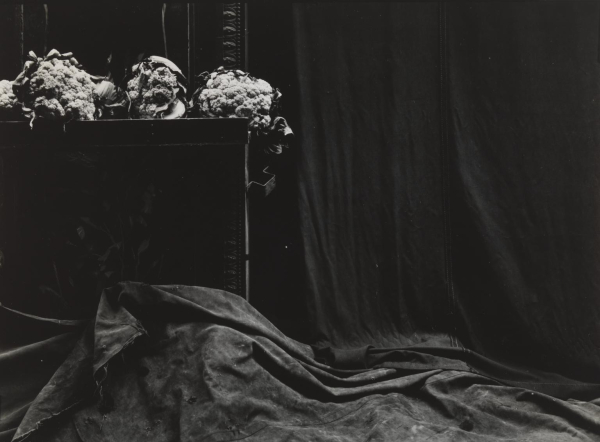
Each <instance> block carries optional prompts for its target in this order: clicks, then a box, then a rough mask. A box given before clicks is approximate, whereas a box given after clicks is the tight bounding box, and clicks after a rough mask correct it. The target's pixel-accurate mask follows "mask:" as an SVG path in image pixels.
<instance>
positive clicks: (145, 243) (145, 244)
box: [138, 239, 150, 255]
mask: <svg viewBox="0 0 600 442" xmlns="http://www.w3.org/2000/svg"><path fill="white" fill-rule="evenodd" d="M149 245H150V240H149V239H145V240H143V241H142V243H141V244H140V247H139V248H138V255H140V254H142V253H143V252H145V251H146V249H147V248H148V246H149Z"/></svg>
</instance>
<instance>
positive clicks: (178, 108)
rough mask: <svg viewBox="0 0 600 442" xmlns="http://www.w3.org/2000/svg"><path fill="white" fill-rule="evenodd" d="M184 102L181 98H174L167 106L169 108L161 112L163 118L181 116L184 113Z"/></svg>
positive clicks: (172, 118) (169, 118)
mask: <svg viewBox="0 0 600 442" xmlns="http://www.w3.org/2000/svg"><path fill="white" fill-rule="evenodd" d="M185 111H186V109H185V104H183V102H182V101H181V100H176V101H175V102H174V103H172V104H171V105H170V106H169V110H168V111H167V112H165V113H164V114H163V116H162V117H163V119H165V120H174V119H175V118H181V117H183V116H184V115H185Z"/></svg>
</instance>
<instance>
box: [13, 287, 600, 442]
mask: <svg viewBox="0 0 600 442" xmlns="http://www.w3.org/2000/svg"><path fill="white" fill-rule="evenodd" d="M369 352H370V353H371V355H370V356H369ZM418 354H421V357H415V355H418ZM369 357H370V358H371V361H370V362H368V361H367V362H366V364H367V365H369V364H373V363H375V364H376V365H375V366H373V367H370V368H367V367H366V366H365V365H364V364H365V360H367V359H369ZM373 358H375V359H373ZM376 358H377V352H376V351H375V352H373V351H372V349H369V348H357V349H354V350H347V349H346V350H344V349H341V350H338V349H331V348H330V349H329V351H326V350H325V349H320V350H314V349H313V348H311V347H310V346H307V345H304V344H301V343H299V342H296V341H294V340H291V339H289V338H287V337H286V336H284V335H283V334H282V333H280V332H279V331H278V330H277V329H276V328H275V327H274V326H273V325H272V324H271V323H270V322H268V321H267V320H266V319H265V318H264V317H263V316H261V315H260V314H259V313H258V312H257V311H256V310H254V309H253V308H252V307H251V306H250V305H249V304H248V303H246V301H245V300H243V299H242V298H240V297H238V296H235V295H232V294H230V293H227V292H223V291H219V290H214V289H205V288H198V287H185V286H154V287H153V286H148V285H144V284H139V283H123V284H120V285H119V286H116V287H114V288H112V289H108V290H106V291H105V292H104V294H103V296H102V299H101V302H100V305H99V308H98V312H97V316H96V320H95V322H93V323H90V324H89V325H88V327H87V328H86V329H85V331H83V332H81V334H80V339H79V341H78V342H77V344H76V345H75V346H74V347H73V350H72V352H71V353H70V354H69V355H68V357H67V358H66V360H65V362H64V363H63V365H62V366H60V367H59V368H58V370H57V371H56V372H55V374H54V375H53V376H52V379H51V380H50V381H49V382H48V384H47V385H46V386H45V387H44V389H43V390H42V392H41V393H40V395H39V396H38V397H37V398H36V399H35V401H34V402H33V404H32V405H31V407H30V408H29V411H28V412H27V414H26V416H25V418H24V419H23V421H22V423H21V425H20V427H19V429H18V431H17V433H16V435H15V438H14V440H16V441H20V440H28V441H47V442H50V441H63V442H75V441H77V442H79V441H84V442H88V441H89V442H91V441H94V442H99V441H117V440H118V441H125V440H126V441H150V440H152V441H163V440H164V441H179V440H182V441H183V440H202V441H232V440H240V439H245V440H249V441H253V440H256V441H265V440H269V441H271V440H277V441H279V440H306V441H309V440H310V441H321V440H322V441H325V440H327V441H330V440H336V441H364V440H385V441H388V440H389V441H396V440H415V441H425V440H430V441H431V440H461V441H462V440H464V441H495V440H529V441H540V442H542V441H544V442H545V441H549V440H552V441H592V440H597V438H598V436H599V435H600V421H599V420H598V415H599V413H600V407H599V404H596V403H594V402H593V401H591V402H584V401H579V400H575V399H569V400H563V399H557V398H554V397H552V396H549V395H547V394H544V393H540V392H534V391H531V390H525V389H523V388H518V387H512V386H507V385H504V384H503V383H501V382H498V381H497V380H493V379H491V378H489V377H486V376H481V375H479V374H477V373H475V372H474V371H473V370H472V369H471V368H469V366H468V365H467V364H466V363H464V362H463V361H460V360H452V359H449V358H447V357H445V356H444V355H438V356H436V355H435V354H430V355H429V356H427V355H426V354H425V353H420V352H419V350H418V349H417V350H414V349H413V356H412V357H403V358H402V357H400V358H399V357H396V362H395V363H396V368H386V367H385V364H383V363H382V361H381V360H378V361H377V360H376ZM319 360H321V361H322V362H319ZM325 362H327V363H325ZM330 364H331V365H330ZM361 365H362V367H361ZM338 367H344V368H338Z"/></svg>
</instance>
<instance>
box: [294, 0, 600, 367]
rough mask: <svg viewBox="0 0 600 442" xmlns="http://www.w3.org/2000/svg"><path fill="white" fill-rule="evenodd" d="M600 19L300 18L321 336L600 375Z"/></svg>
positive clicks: (398, 14) (430, 10)
mask: <svg viewBox="0 0 600 442" xmlns="http://www.w3.org/2000/svg"><path fill="white" fill-rule="evenodd" d="M599 8H600V6H599V5H598V4H597V3H594V2H532V3H504V2H502V3H500V2H498V3H478V2H474V3H464V2H460V3H452V2H451V3H447V4H437V3H418V4H417V3H393V4H383V3H381V4H380V3H368V4H367V3H362V4H357V3H352V4H345V5H343V6H341V5H326V4H319V5H314V4H299V5H295V10H294V14H295V34H296V48H295V49H296V52H297V61H298V63H297V64H298V78H299V82H300V88H301V91H302V96H301V102H300V112H301V117H302V124H301V126H302V128H301V130H299V131H298V133H299V134H300V137H301V140H300V141H301V143H300V144H301V152H300V157H301V160H300V164H299V186H300V212H301V214H302V218H301V224H302V231H303V240H304V244H305V250H306V264H307V269H308V272H307V275H308V297H309V300H310V316H311V321H312V326H313V330H314V331H315V332H316V333H317V334H318V337H319V339H320V340H321V341H323V342H325V341H328V342H330V343H332V344H333V345H337V346H341V347H358V346H361V345H375V346H383V347H385V346H388V347H389V346H390V345H391V346H405V345H411V344H416V343H419V342H421V341H422V342H424V343H426V344H432V343H433V344H435V345H442V346H444V345H446V346H455V347H456V346H458V347H459V348H460V347H461V346H465V347H466V348H468V349H470V350H473V351H476V352H478V353H479V354H481V355H484V356H486V357H490V358H493V359H495V360H499V361H503V362H507V363H508V362H513V363H520V364H524V365H526V366H535V367H537V368H540V369H545V370H550V371H556V372H562V373H565V374H566V375H569V376H572V377H578V378H585V379H597V377H598V375H597V373H598V368H599V367H600V351H599V349H600V321H599V318H600V235H599V233H600V172H599V171H600V146H599V143H600V130H599V127H600V126H599V122H600V106H599V103H600V64H599V63H598V57H597V54H598V15H599V13H600V11H599ZM444 127H445V128H446V129H444ZM444 132H446V133H447V139H446V140H445V139H444V137H445V136H446V134H445V133H444ZM447 337H450V339H447ZM455 338H456V339H455ZM594 373H596V374H594Z"/></svg>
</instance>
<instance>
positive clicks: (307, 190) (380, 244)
mask: <svg viewBox="0 0 600 442" xmlns="http://www.w3.org/2000/svg"><path fill="white" fill-rule="evenodd" d="M294 12H295V30H296V52H297V65H298V76H299V83H300V90H301V91H302V94H301V100H300V109H301V124H300V125H301V130H299V131H297V132H298V133H299V138H300V139H299V145H300V147H299V148H300V161H299V177H300V182H299V187H300V189H299V192H300V213H301V223H302V229H303V238H304V245H305V253H306V263H307V275H308V286H309V287H308V288H309V294H308V298H309V301H308V302H309V310H310V316H311V319H312V320H313V321H314V326H315V329H316V330H317V331H318V332H319V333H320V334H319V336H318V338H319V339H321V340H330V341H331V342H333V343H334V344H336V345H343V346H360V345H365V344H374V345H381V346H390V345H406V344H411V343H418V342H421V341H423V340H430V339H428V338H430V337H432V336H430V335H431V334H432V333H433V332H435V331H438V332H440V331H441V330H440V326H441V324H442V319H441V318H442V317H443V314H444V310H445V309H447V305H445V302H446V301H445V299H446V296H445V286H444V270H443V269H444V248H443V244H444V231H443V216H442V193H441V161H440V121H439V116H440V110H439V107H440V106H439V102H440V94H439V66H438V63H439V55H438V53H439V37H438V32H437V27H438V5H437V4H435V3H420V4H417V3H385V4H383V3H382V4H376V3H373V4H355V3H352V4H344V5H340V4H337V5H334V4H301V5H295V11H294Z"/></svg>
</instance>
